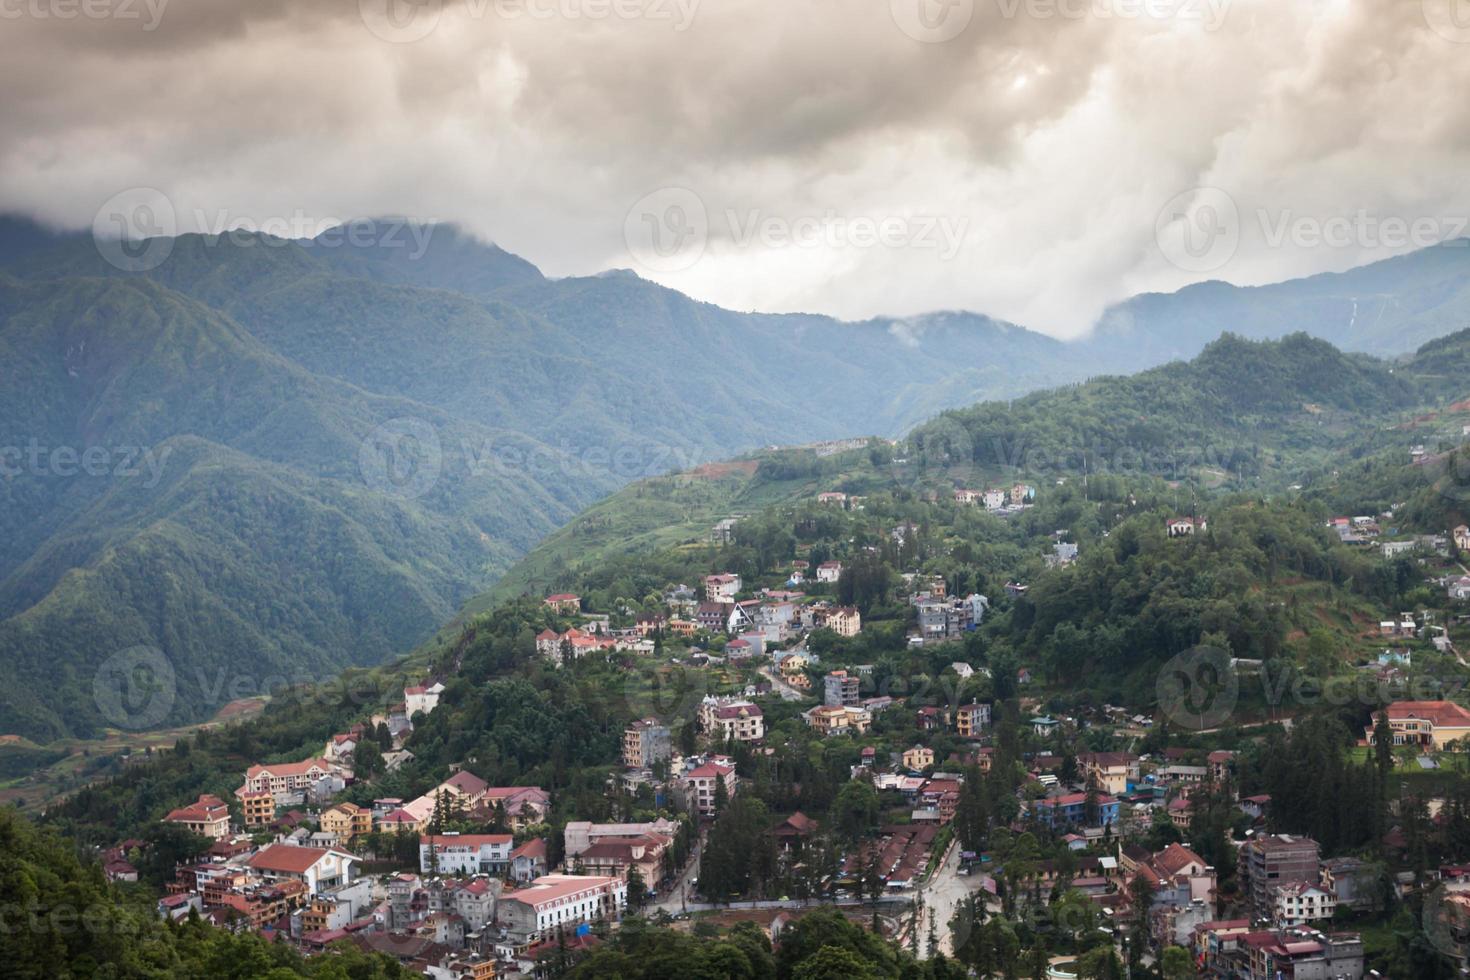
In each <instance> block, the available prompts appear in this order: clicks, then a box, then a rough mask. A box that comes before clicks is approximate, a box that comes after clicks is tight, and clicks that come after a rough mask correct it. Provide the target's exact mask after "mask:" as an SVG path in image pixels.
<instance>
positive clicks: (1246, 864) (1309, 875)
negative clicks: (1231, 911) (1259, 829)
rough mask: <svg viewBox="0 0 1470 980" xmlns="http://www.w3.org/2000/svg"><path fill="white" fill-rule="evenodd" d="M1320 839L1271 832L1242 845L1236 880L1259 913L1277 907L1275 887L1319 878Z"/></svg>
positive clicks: (1270, 910)
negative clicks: (1317, 840)
mask: <svg viewBox="0 0 1470 980" xmlns="http://www.w3.org/2000/svg"><path fill="white" fill-rule="evenodd" d="M1319 859H1320V855H1319V853H1318V848H1317V842H1316V841H1314V840H1312V839H1311V838H1310V837H1294V836H1291V835H1288V834H1268V835H1264V836H1261V837H1254V838H1252V839H1250V840H1248V841H1246V842H1245V843H1244V844H1243V845H1241V847H1240V850H1239V851H1238V852H1237V855H1236V862H1237V869H1236V872H1237V881H1238V882H1239V887H1240V890H1241V892H1242V893H1243V894H1244V896H1245V898H1246V900H1247V901H1248V902H1250V905H1251V908H1252V910H1253V911H1254V914H1255V915H1256V916H1257V917H1260V918H1264V917H1266V916H1268V915H1271V914H1272V913H1273V912H1274V910H1275V889H1277V888H1280V887H1281V886H1282V885H1290V884H1297V883H1302V882H1305V883H1307V884H1315V883H1316V882H1317V881H1318V878H1319V872H1318V861H1319Z"/></svg>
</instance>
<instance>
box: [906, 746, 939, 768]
mask: <svg viewBox="0 0 1470 980" xmlns="http://www.w3.org/2000/svg"><path fill="white" fill-rule="evenodd" d="M933 765H934V750H933V749H931V748H929V747H928V746H924V745H915V746H914V747H913V748H911V749H908V750H906V751H905V752H904V754H903V767H904V768H905V769H928V768H930V767H931V766H933Z"/></svg>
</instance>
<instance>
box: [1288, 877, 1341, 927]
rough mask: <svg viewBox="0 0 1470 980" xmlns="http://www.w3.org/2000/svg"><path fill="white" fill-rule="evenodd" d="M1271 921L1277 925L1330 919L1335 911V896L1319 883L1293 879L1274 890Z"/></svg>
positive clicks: (1297, 924)
mask: <svg viewBox="0 0 1470 980" xmlns="http://www.w3.org/2000/svg"><path fill="white" fill-rule="evenodd" d="M1273 891H1274V895H1273V899H1272V921H1273V922H1275V923H1276V924H1277V925H1278V926H1300V925H1306V924H1307V923H1308V922H1313V921H1316V920H1317V919H1330V918H1332V914H1333V913H1334V912H1336V911H1337V898H1336V896H1334V895H1333V894H1332V892H1330V891H1328V890H1327V889H1325V888H1323V887H1322V886H1321V885H1317V884H1313V883H1311V882H1307V881H1294V882H1291V883H1290V884H1286V885H1280V886H1278V887H1277V888H1275V889H1274V890H1273Z"/></svg>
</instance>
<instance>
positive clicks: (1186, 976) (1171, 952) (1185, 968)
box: [1159, 946, 1195, 980]
mask: <svg viewBox="0 0 1470 980" xmlns="http://www.w3.org/2000/svg"><path fill="white" fill-rule="evenodd" d="M1159 972H1160V973H1162V974H1163V975H1164V980H1191V978H1192V977H1194V975H1195V973H1194V960H1193V959H1191V958H1190V955H1189V950H1187V949H1185V948H1184V947H1183V946H1168V947H1165V949H1164V952H1163V954H1162V955H1160V956H1159Z"/></svg>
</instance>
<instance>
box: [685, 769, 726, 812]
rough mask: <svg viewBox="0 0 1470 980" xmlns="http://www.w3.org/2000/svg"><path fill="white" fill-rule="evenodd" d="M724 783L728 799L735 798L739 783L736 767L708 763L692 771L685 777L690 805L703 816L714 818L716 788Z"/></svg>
mask: <svg viewBox="0 0 1470 980" xmlns="http://www.w3.org/2000/svg"><path fill="white" fill-rule="evenodd" d="M720 783H723V784H724V786H725V796H726V798H727V799H731V800H733V799H734V798H735V790H736V787H737V786H738V785H739V781H738V780H737V778H736V776H735V767H734V766H726V765H722V764H720V763H718V762H707V763H705V764H704V765H702V766H699V767H697V768H695V769H691V770H690V771H689V772H688V774H686V775H685V776H684V786H685V792H686V794H687V796H688V799H689V804H690V806H691V807H693V808H694V809H697V810H698V811H699V813H700V815H701V816H705V817H712V816H714V815H715V798H716V795H717V790H716V786H717V785H718V784H720Z"/></svg>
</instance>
